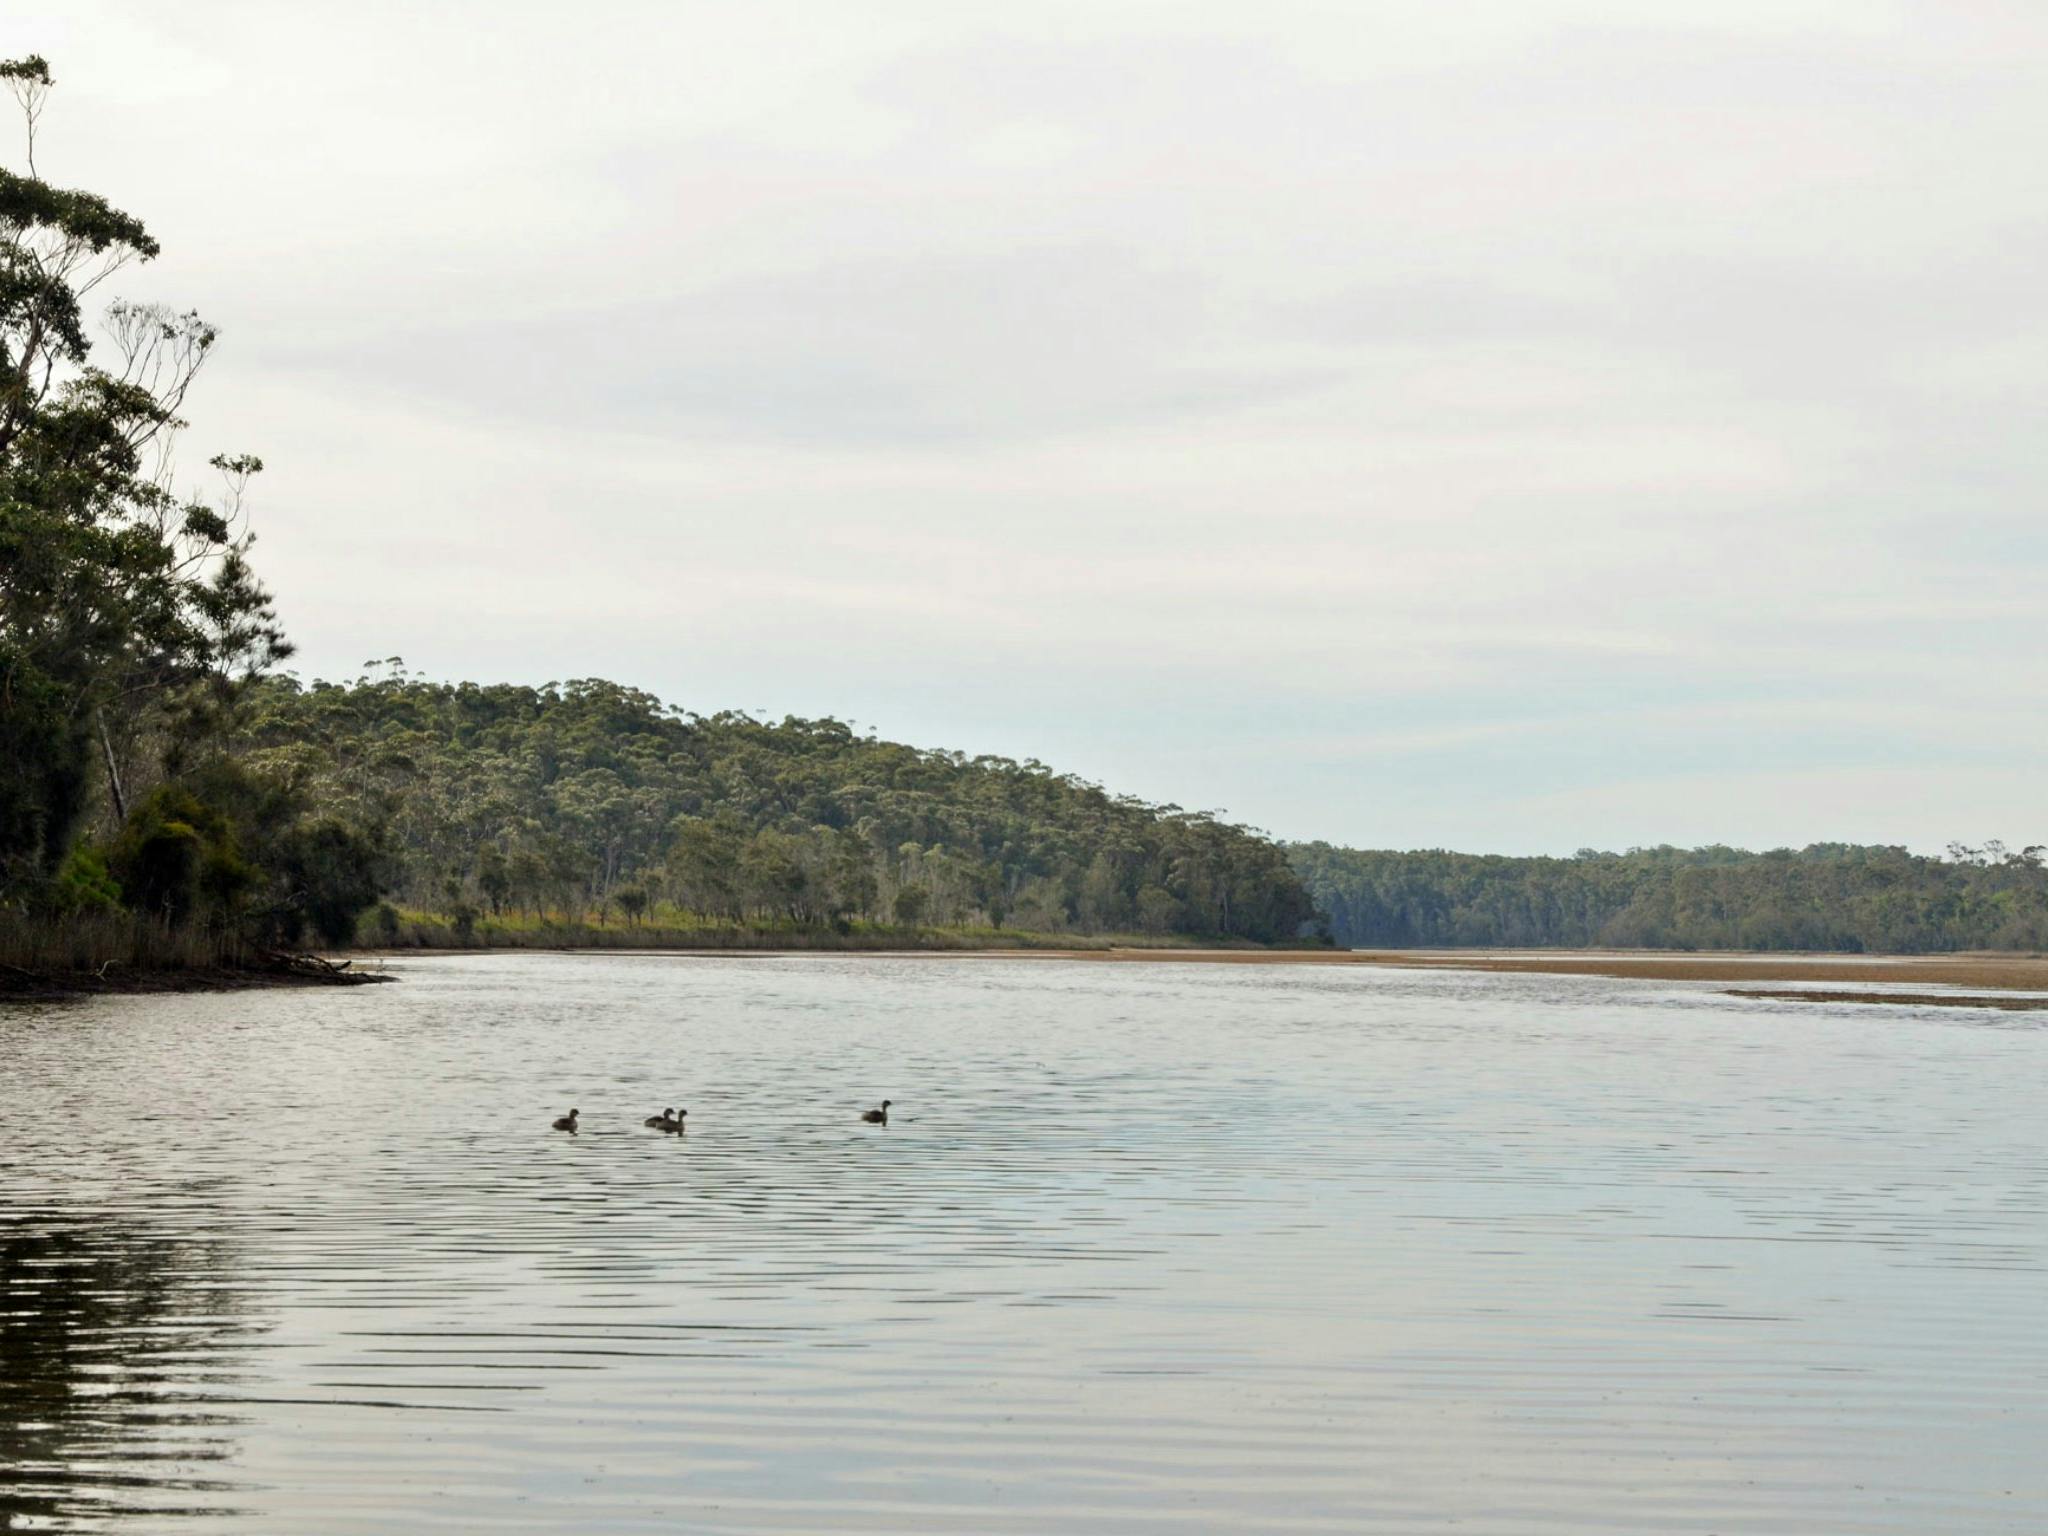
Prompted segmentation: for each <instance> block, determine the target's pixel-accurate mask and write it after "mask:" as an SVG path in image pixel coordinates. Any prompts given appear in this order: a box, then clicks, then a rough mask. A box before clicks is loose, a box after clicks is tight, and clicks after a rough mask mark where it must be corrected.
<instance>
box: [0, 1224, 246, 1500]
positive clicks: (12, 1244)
mask: <svg viewBox="0 0 2048 1536" xmlns="http://www.w3.org/2000/svg"><path fill="white" fill-rule="evenodd" d="M184 1210H185V1211H186V1212H188V1213H190V1212H191V1207H190V1206H186V1207H184ZM206 1225H214V1224H213V1223H211V1222H208V1223H206ZM233 1259H234V1255H233V1250H232V1245H230V1244H229V1243H226V1242H224V1241H222V1240H221V1239H219V1238H217V1237H212V1236H204V1237H200V1236H181V1235H177V1234H174V1233H170V1232H167V1231H163V1230H157V1229H153V1228H152V1227H151V1225H150V1224H149V1222H148V1220H147V1218H142V1219H138V1218H137V1216H136V1214H135V1213H134V1212H133V1211H132V1210H123V1211H122V1212H120V1213H119V1214H118V1215H117V1214H115V1213H112V1212H104V1213H97V1214H93V1215H87V1214H84V1213H81V1212H80V1211H78V1210H76V1209H60V1210H44V1211H39V1212H35V1213H32V1214H29V1215H26V1216H21V1215H8V1214H5V1213H0V1529H7V1530H37V1529H62V1530H82V1529H93V1528H95V1527H98V1526H100V1525H102V1524H104V1523H107V1522H110V1521H111V1520H112V1519H113V1518H114V1517H115V1516H118V1515H124V1514H126V1515H132V1514H136V1513H145V1512H146V1513H147V1514H149V1515H151V1516H154V1517H157V1518H166V1517H170V1516H174V1515H178V1514H186V1513H197V1512H200V1511H202V1510H203V1511H204V1512H206V1513H209V1514H218V1513H220V1512H221V1511H222V1509H223V1507H224V1504H225V1503H226V1502H227V1501H225V1500H223V1499H222V1498H220V1495H222V1494H225V1493H227V1492H229V1491H230V1489H231V1487H232V1485H231V1484H229V1483H227V1482H224V1481H222V1480H220V1479H218V1478H211V1477H208V1476H206V1475H204V1471H203V1469H205V1468H208V1467H209V1466H210V1465H217V1464H218V1463H220V1462H222V1461H224V1460H226V1459H227V1458H228V1457H229V1456H231V1455H232V1453H233V1450H234V1439H233V1430H234V1426H235V1425H236V1424H238V1423H239V1422H241V1421H240V1419H239V1418H237V1417H236V1416H234V1415H232V1414H227V1413H222V1412H219V1411H217V1410H209V1409H208V1408H206V1407H205V1401H206V1394H205V1392H204V1390H203V1389H204V1388H206V1387H209V1386H213V1385H217V1384H220V1383H225V1382H233V1381H236V1380H239V1379H241V1378H240V1376H239V1375H238V1374H237V1370H236V1367H237V1365H238V1363H239V1362H240V1359H241V1354H242V1351H243V1349H245V1348H246V1345H247V1341H248V1338H249V1336H250V1335H252V1334H253V1333H255V1332H258V1331H259V1329H258V1327H257V1325H256V1324H254V1323H253V1322H252V1321H251V1320H250V1319H249V1318H248V1317H247V1316H246V1315H245V1314H244V1313H243V1311H242V1309H241V1302H242V1287H241V1285H239V1284H238V1283H237V1282H236V1280H235V1278H234V1276H233V1271H232V1269H231V1267H230V1266H231V1264H232V1263H233ZM195 1388H197V1389H201V1390H196V1391H195V1390H194V1389H195ZM209 1495H211V1496H212V1497H211V1498H209V1497H208V1496H209Z"/></svg>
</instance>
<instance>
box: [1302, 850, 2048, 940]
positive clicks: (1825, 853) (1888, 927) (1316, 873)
mask: <svg viewBox="0 0 2048 1536" xmlns="http://www.w3.org/2000/svg"><path fill="white" fill-rule="evenodd" d="M2044 851H2048V850H2043V849H2042V848H2039V847H2030V848H2024V849H2018V850H2011V849H2008V848H2006V847H2005V846H2004V845H2002V844H2000V843H1996V842H1993V843H1987V844H1985V845H1984V846H1982V847H1966V846H1964V845H1962V844H1952V845H1951V846H1950V848H1949V850H1948V853H1947V855H1946V857H1941V858H1930V857H1927V856H1925V855H1920V854H1914V853H1909V852H1907V851H1906V850H1905V849H1903V848H1891V847H1859V846H1856V845H1853V844H1847V843H1817V844H1814V845H1813V846H1811V847H1807V848H1802V849H1798V850H1793V849H1789V848H1781V849H1775V850H1773V851H1770V852H1767V853H1751V852H1748V851H1746V850H1744V849H1740V848H1694V849H1682V848H1636V849H1631V850H1629V851H1628V852H1626V853H1599V852H1595V851H1593V850H1591V849H1586V850H1584V851H1582V852H1580V853H1578V854H1576V855H1574V856H1573V857H1571V858H1503V857H1495V856H1486V855H1478V854H1469V853H1446V852H1443V851H1441V850H1430V851H1422V852H1411V853H1399V852H1391V851H1368V850H1362V849H1355V848H1333V847H1331V846H1330V845H1329V844H1327V843H1300V844H1295V845H1294V846H1292V847H1291V848H1290V849H1289V853H1290V855H1291V857H1292V858H1293V860H1294V867H1295V868H1296V869H1297V870H1299V871H1300V873H1301V877H1302V879H1303V881H1304V882H1305V883H1306V884H1307V886H1308V889H1309V893H1310V894H1311V895H1312V896H1313V897H1314V898H1315V901H1316V905H1317V906H1318V907H1319V908H1320V909H1321V910H1322V912H1323V913H1324V914H1326V916H1327V918H1328V920H1329V924H1330V931H1331V933H1332V935H1333V936H1334V937H1335V939H1336V941H1337V942H1338V943H1339V944H1342V945H1345V946H1347V947H1352V948H1406V947H1432V946H1467V945H1478V946H1489V945H1492V946H1507V947H1516V946H1524V945H1528V946H1565V947H1583V946H1602V947H1613V948H1628V949H1633V948H1652V949H1780V950H1834V951H1848V952H1860V951H1873V952H1876V951H1883V952H1891V953H1902V954H1908V953H1910V954H1921V953H1935V952H1941V951H1951V950H1968V949H2028V950H2038V949H2048V868H2044V867H2043V863H2042V855H2043V853H2044Z"/></svg>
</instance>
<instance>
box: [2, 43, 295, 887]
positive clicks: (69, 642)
mask: <svg viewBox="0 0 2048 1536" xmlns="http://www.w3.org/2000/svg"><path fill="white" fill-rule="evenodd" d="M0 79H4V80H5V81H6V82H7V84H8V86H9V87H10V88H11V89H12V91H13V93H14V95H15V97H16V99H17V101H18V102H19V103H20V105H21V107H22V110H23V114H24V117H25V119H26V123H27V127H28V153H27V156H26V172H27V173H26V174H17V173H16V172H14V171H12V170H8V169H4V168H0V892H4V893H6V894H8V895H10V896H12V897H14V898H17V899H19V898H22V897H25V896H29V897H32V896H33V895H34V893H35V892H36V891H37V890H38V889H39V888H41V887H42V886H43V885H44V884H45V883H46V882H47V881H48V879H49V878H50V876H51V875H52V873H53V872H54V870H55V867H56V865H57V864H58V862H59V860H60V859H61V858H62V857H63V855H64V853H65V851H66V850H67V848H68V847H69V845H70V842H71V839H72V836H73V834H74V832H75V830H76V828H77V826H78V823H79V820H80V818H81V816H82V815H83V813H84V812H85V810H86V808H87V806H88V804H89V800H90V794H91V787H92V781H93V777H94V771H95V760H97V764H98V771H99V773H100V774H101V775H103V778H104V783H105V787H106V792H107V795H108V798H109V801H110V803H111V806H112V808H113V810H114V812H115V814H116V816H117V817H119V816H121V815H123V814H125V813H126V811H127V810H128V808H129V807H128V802H129V801H130V800H131V799H132V798H133V794H132V786H130V785H128V784H126V783H124V780H123V773H122V764H123V759H124V756H125V755H126V749H127V746H128V744H129V743H130V742H132V741H133V739H134V738H135V737H136V736H137V735H138V734H140V733H141V732H143V731H144V730H148V731H151V732H159V733H161V735H162V737H163V739H164V741H165V742H166V744H167V745H168V746H169V747H170V748H171V749H172V751H173V753H174V754H175V753H176V751H177V749H178V746H179V744H180V743H181V742H186V741H189V740H191V739H193V738H194V737H195V735H196V734H198V733H200V732H202V731H203V730H204V729H206V727H207V726H209V725H210V724H212V723H213V722H214V721H215V720H216V719H217V717H218V714H219V711H220V710H221V709H223V708H224V707H225V706H226V705H227V704H228V703H230V702H231V701H232V699H233V697H234V695H235V693H236V691H237V689H238V688H239V687H240V686H241V685H242V684H243V683H244V682H245V681H246V680H247V679H249V678H251V677H253V676H255V675H256V674H258V673H260V672H261V671H262V670H264V669H265V668H267V667H268V666H270V665H271V664H272V663H274V662H275V661H277V660H279V659H280V658H282V657H283V656H285V655H287V654H289V651H290V647H289V645H288V644H287V642H286V641H285V638H284V635H283V633H282V631H281V630H280V629H279V627H278V624H277V619H276V615H275V613H274V611H273V610H272V608H271V605H270V598H269V594H268V593H266V592H265V591H264V590H263V588H262V586H261V585H260V584H259V583H258V582H257V581H256V579H255V576H254V574H253V572H252V570H251V568H250V566H249V562H248V558H247V556H248V549H249V545H250V543H251V536H250V534H249V533H248V531H247V526H246V522H245V520H244V519H243V517H242V515H241V497H242V492H243V490H244V488H245V487H246V485H247V483H248V480H249V478H250V476H252V475H253V474H254V473H256V471H258V470H259V469H261V467H262V466H261V464H260V463H258V461H256V460H255V459H253V458H249V457H220V458H216V459H214V460H213V461H212V462H213V464H214V465H215V467H216V468H217V469H219V470H220V471H221V473H222V474H223V476H224V477H225V479H226V494H225V497H224V498H223V500H222V501H220V502H219V503H209V502H206V501H203V500H200V499H198V498H196V497H193V496H181V495H180V494H178V492H177V491H176V490H175V489H174V486H173V483H172V474H171V466H172V462H173V461H172V456H171V445H172V443H173V441H174V440H175V438H176V436H177V434H178V432H179V431H180V429H181V428H182V427H183V426H184V425H185V423H184V421H183V420H182V419H181V417H180V416H179V411H180V409H181V408H182V406H183V403H184V399H185V395H186V392H187V390H188V389H189V388H190V386H191V384H192V381H193V378H194V377H195V376H196V374H197V373H198V371H199V369H200V367H201V365H202V364H203V363H204V362H205V360H206V357H207V354H208V353H209V352H210V351H211V350H212V347H213V344H214V340H215V333H214V330H213V327H211V326H210V325H208V324H206V323H205V322H204V321H202V320H201V319H200V318H199V317H198V316H197V315H196V314H192V313H188V312H178V311H175V310H170V309H165V308H161V307H158V306H153V305H141V304H127V303H115V304H113V305H112V306H111V307H110V308H109V309H108V311H107V314H106V323H105V327H104V337H103V339H102V341H101V342H100V343H99V344H97V345H96V344H95V342H94V341H93V340H92V338H91V337H90V336H89V335H88V332H87V321H86V315H85V304H86V301H87V299H88V298H89V296H91V295H92V294H93V293H94V292H95V291H96V290H98V289H99V288H101V287H102V285H104V284H105V283H106V282H107V281H108V279H110V278H111V277H112V276H113V275H114V274H115V273H117V272H119V271H121V270H122V269H123V268H124V267H126V266H128V265H129V264H131V263H133V262H138V261H147V260H149V259H151V258H152V257H154V256H155V255H156V254H157V243H156V241H155V240H154V239H153V238H152V237H151V236H150V234H149V232H148V231H147V230H146V229H145V228H144V227H143V225H142V223H141V221H140V220H138V219H136V218H135V217H134V216H132V215H130V214H127V213H124V212H122V211H121V210H119V209H117V208H115V207H113V206H112V205H111V204H110V203H108V202H107V201H106V199H104V198H102V197H99V196H97V195H96V194H93V193H90V192H83V191H77V190H72V189H67V188H64V187H60V186H57V185H55V184H54V183H52V182H50V181H48V180H46V179H44V178H43V177H42V176H41V175H40V174H39V173H38V170H37V165H36V143H35V131H36V128H37V125H38V119H39V117H40V114H41V111H42V105H43V102H44V100H45V98H46V97H47V94H48V92H49V91H50V89H51V87H52V85H53V83H54V82H53V80H52V77H51V75H50V70H49V66H48V64H47V63H46V62H45V61H44V60H43V59H42V58H40V57H35V56H31V57H29V58H24V59H16V60H11V61H6V62H4V63H0Z"/></svg>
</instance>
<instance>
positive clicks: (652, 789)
mask: <svg viewBox="0 0 2048 1536" xmlns="http://www.w3.org/2000/svg"><path fill="white" fill-rule="evenodd" d="M237 746H238V750H239V751H241V752H242V753H243V754H244V760H245V761H247V762H248V763H250V764H251V765H252V766H253V767H257V768H260V769H261V771H264V772H267V773H273V774H281V775H285V776H288V777H290V778H291V779H292V780H293V781H294V782H295V783H300V784H303V785H305V786H306V788H307V790H308V792H309V793H310V794H311V795H312V796H313V797H314V798H315V799H316V800H317V801H318V802H319V803H320V804H321V805H323V806H325V807H327V808H329V809H330V810H331V811H332V812H333V813H334V814H337V815H340V816H342V817H344V818H345V819H347V820H349V821H351V822H352V823H353V824H355V825H359V826H363V827H366V828H368V827H374V828H379V829H384V830H385V831H386V832H387V833H388V845H389V848H390V851H391V853H392V856H393V859H394V865H393V890H394V893H395V894H396V895H397V896H398V897H399V898H401V899H402V900H405V901H407V902H410V903H413V904H417V905H421V906H428V907H440V908H443V909H446V908H449V907H450V906H452V905H454V904H474V905H479V906H484V907H489V908H491V909H494V910H507V909H515V908H518V909H528V910H543V909H547V910H567V911H573V912H582V911H597V912H600V913H602V912H603V911H605V910H607V908H608V907H611V906H614V905H615V906H616V907H617V909H618V910H620V911H621V912H624V913H626V914H627V915H628V916H629V918H631V917H634V916H637V914H638V913H639V912H641V911H644V910H645V909H646V907H647V906H648V904H649V902H650V901H651V900H653V899H657V898H658V899H660V900H663V901H666V902H669V903H671V904H673V905H675V906H677V907H679V908H682V909H684V910H686V911H689V912H693V913H696V914H698V915H700V916H702V917H706V918H716V919H723V920H728V921H732V922H762V921H769V922H777V923H793V924H798V925H802V924H827V923H833V922H840V921H850V920H855V919H860V920H869V921H875V922H899V921H900V922H906V923H931V924H938V925H957V924H990V925H995V926H1004V925H1007V926H1012V927H1019V928H1027V929H1033V930H1038V931H1051V932H1062V931H1071V932H1084V933H1152V934H1193V935H1205V936H1212V937H1221V938H1232V939H1245V940H1257V941H1263V942H1272V941H1279V940H1291V939H1293V938H1295V937H1296V936H1297V934H1298V933H1300V932H1301V931H1302V929H1303V928H1304V925H1306V924H1308V923H1309V922H1310V921H1311V920H1312V918H1313V916H1314V909H1313V906H1312V904H1311V903H1310V901H1309V899H1308V896H1307V894H1306V893H1305V892H1304V891H1303V889H1302V886H1301V883H1300V881H1299V880H1298V879H1297V878H1296V876H1295V874H1294V872H1293V870H1291V869H1290V868H1289V867H1288V864H1287V861H1286V858H1285V856H1284V855H1283V853H1282V852H1281V850H1280V849H1279V848H1278V846H1277V845H1275V844H1274V843H1272V842H1271V841H1270V840H1268V839H1266V838H1265V837H1263V836H1261V835H1259V834H1257V833H1254V832H1251V831H1248V830H1247V829H1245V828H1243V827H1238V826H1233V825H1230V824H1228V823H1226V822H1223V821H1221V820H1218V819H1217V818H1216V817H1214V816H1212V815H1209V814H1206V813H1201V812H1190V811H1184V810H1181V809H1179V808H1177V807H1173V806H1156V805H1150V804H1147V803H1145V802H1143V801H1140V800H1135V799H1132V798H1129V797H1126V796H1118V795H1112V794H1110V793H1109V792H1108V791H1106V790H1104V789H1102V788H1100V787H1099V786H1096V785H1093V784H1088V783H1085V782H1083V781H1081V780H1078V779H1075V778H1073V777H1071V776H1069V775H1065V774H1059V773H1055V772H1054V771H1053V770H1051V769H1050V768H1047V767H1046V766H1045V765H1044V764H1042V763H1036V762H1026V763H1018V762H1013V761H1011V760H1009V759H1007V758H1000V757H986V756H982V757H970V756H967V755H966V754H964V753H960V752H949V751H942V750H933V749H926V748H918V747H912V746H907V745H904V744H903V743H900V742H893V741H884V740H880V739H878V738H876V737H873V736H861V735H858V734H856V733H855V732H854V730H853V729H852V727H850V726H848V725H847V724H845V723H844V722H843V721H839V720H833V719H819V720H806V719H795V718H791V719H786V720H782V721H779V722H774V723H770V722H767V721H763V720H757V719H755V718H753V717H751V716H749V715H745V714H738V713H732V712H725V713H719V714H714V715H710V716H699V715H693V714H690V713H687V712H685V711H682V710H679V709H675V708H671V707H668V706H666V705H664V704H663V703H662V702H661V701H660V700H658V699H656V698H654V697H653V696H652V695H650V694H647V693H644V692H641V691H639V690H637V689H633V688H628V687H624V686H621V685H619V684H616V683H610V682H604V681H600V680H596V679H588V680H582V681H576V682H569V683H563V684H549V685H546V686H544V687H538V688H535V687H525V686H517V685H509V684H507V685H496V686H482V685H478V684H473V683H462V684H447V683H436V682H430V681H427V680H425V679H422V678H417V677H412V676H409V675H407V674H405V673H404V672H403V671H402V670H398V669H392V668H382V669H380V670H378V671H376V672H374V673H371V674H367V675H365V676H363V677H360V678H357V679H356V680H354V681H353V682H350V683H347V684H341V685H337V684H329V683H315V684H313V685H311V686H301V685H299V684H297V683H296V682H293V681H292V680H290V679H285V678H272V679H268V680H266V681H265V682H263V683H262V684H260V685H259V686H257V687H256V688H255V689H254V690H252V693H251V695H250V698H249V701H248V707H247V709H246V710H245V712H244V719H243V724H242V726H241V727H240V729H239V733H238V736H237Z"/></svg>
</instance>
